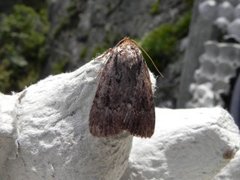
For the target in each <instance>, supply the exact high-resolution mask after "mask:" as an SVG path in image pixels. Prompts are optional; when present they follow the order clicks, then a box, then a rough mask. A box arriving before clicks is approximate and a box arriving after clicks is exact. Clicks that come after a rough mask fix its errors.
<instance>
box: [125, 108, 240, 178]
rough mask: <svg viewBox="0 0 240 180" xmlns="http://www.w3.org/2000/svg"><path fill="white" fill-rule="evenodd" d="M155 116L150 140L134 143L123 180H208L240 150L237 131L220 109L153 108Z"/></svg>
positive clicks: (134, 140) (138, 139)
mask: <svg viewBox="0 0 240 180" xmlns="http://www.w3.org/2000/svg"><path fill="white" fill-rule="evenodd" d="M156 115H157V121H156V127H155V133H154V135H153V137H152V138H151V139H150V140H149V139H140V138H134V139H133V145H132V150H131V154H130V158H129V166H128V169H127V170H126V172H125V174H124V176H123V177H122V180H146V179H148V180H207V179H209V180H210V179H213V177H214V176H215V175H216V174H217V173H218V172H219V171H220V170H221V169H222V168H223V167H224V166H226V165H227V164H228V162H229V160H230V159H229V158H232V157H231V156H234V153H235V152H236V151H237V150H238V149H239V147H240V145H239V143H240V136H239V131H238V128H237V126H236V125H235V124H234V121H233V119H232V118H231V116H230V115H229V114H228V113H227V112H226V111H225V110H223V109H221V108H202V109H201V108H200V109H185V110H181V109H180V110H170V109H159V108H156ZM234 170H235V171H238V168H237V169H236V167H235V169H234Z"/></svg>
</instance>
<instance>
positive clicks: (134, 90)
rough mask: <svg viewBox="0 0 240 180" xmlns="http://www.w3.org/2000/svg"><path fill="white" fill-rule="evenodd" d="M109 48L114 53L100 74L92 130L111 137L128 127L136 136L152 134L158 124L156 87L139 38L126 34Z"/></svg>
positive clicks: (93, 107) (91, 112)
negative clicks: (152, 83) (135, 39)
mask: <svg viewBox="0 0 240 180" xmlns="http://www.w3.org/2000/svg"><path fill="white" fill-rule="evenodd" d="M107 52H108V53H110V55H109V58H108V60H107V61H106V64H105V65H104V67H103V69H102V71H101V72H100V74H99V75H100V76H99V78H100V79H99V84H98V87H97V90H96V94H95V98H94V100H93V104H92V107H91V110H90V114H89V128H90V132H91V134H92V135H93V136H97V137H108V136H113V135H117V134H119V133H121V132H122V131H124V130H126V131H129V132H130V134H132V135H134V136H140V137H145V138H146V137H151V136H152V135H153V133H154V127H155V108H154V101H153V90H152V85H151V81H150V74H149V71H148V67H147V65H146V63H145V60H144V58H143V55H142V53H141V50H140V49H139V47H138V46H137V44H136V43H135V41H133V40H131V39H130V38H124V39H122V40H121V41H120V42H119V43H118V44H117V45H116V46H115V47H114V48H112V49H109V50H108V51H107ZM100 59H101V58H100Z"/></svg>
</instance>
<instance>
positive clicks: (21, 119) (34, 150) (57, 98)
mask: <svg viewBox="0 0 240 180" xmlns="http://www.w3.org/2000/svg"><path fill="white" fill-rule="evenodd" d="M104 57H105V56H104ZM105 58H107V57H105ZM105 60H106V59H103V58H102V59H101V60H99V59H95V60H93V61H91V62H90V63H88V64H87V65H85V66H83V67H81V68H79V69H78V70H76V71H74V72H71V73H65V74H60V75H57V76H50V77H48V78H46V79H44V80H42V81H40V82H38V83H37V84H34V85H32V86H30V87H28V88H26V89H25V90H24V91H22V92H21V93H19V94H16V95H14V96H1V109H0V110H1V113H4V114H3V115H2V114H1V115H0V117H1V118H0V120H1V123H2V124H1V128H0V135H1V136H0V143H1V148H0V153H1V154H0V157H1V158H0V165H1V166H0V167H1V174H0V177H1V179H3V180H26V179H29V180H30V179H31V180H46V179H47V180H50V179H57V180H66V179H67V180H76V179H84V180H87V179H106V180H107V179H109V180H112V179H119V178H120V177H121V176H122V174H123V172H124V170H125V168H126V167H127V162H128V156H129V153H130V149H131V142H132V136H130V135H129V134H128V133H122V134H119V135H118V136H116V137H111V138H96V137H93V136H92V135H91V134H90V132H89V128H88V116H89V111H90V108H91V104H92V100H93V98H94V96H95V91H96V86H97V79H98V74H99V70H100V69H101V68H102V65H103V64H104V62H105ZM4 98H5V101H7V102H8V103H5V102H4ZM2 100H3V101H2ZM13 107H14V108H13ZM12 109H14V113H12V112H11V111H12ZM14 114H15V115H14ZM14 118H15V119H14ZM13 121H15V122H13ZM12 128H16V129H15V130H14V129H12ZM4 130H5V131H4ZM8 136H9V137H11V138H10V141H11V142H6V140H7V137H8ZM3 141H4V142H3ZM12 142H13V143H12ZM14 142H16V143H14ZM5 145H8V146H5ZM2 147H4V148H2ZM10 150H13V151H14V152H15V153H14V152H13V153H12V156H11V157H8V156H7V154H8V153H10V152H11V151H10ZM2 157H4V158H5V159H2Z"/></svg>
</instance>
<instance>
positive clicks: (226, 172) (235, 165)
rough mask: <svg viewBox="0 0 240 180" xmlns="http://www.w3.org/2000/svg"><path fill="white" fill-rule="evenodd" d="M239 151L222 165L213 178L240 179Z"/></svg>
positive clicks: (217, 179) (221, 179)
mask: <svg viewBox="0 0 240 180" xmlns="http://www.w3.org/2000/svg"><path fill="white" fill-rule="evenodd" d="M239 167H240V151H238V152H237V153H236V155H235V156H234V158H233V159H232V160H231V161H230V162H229V163H228V165H227V166H226V167H224V168H223V169H222V170H221V171H220V173H219V174H218V175H217V176H216V177H215V178H214V180H239V179H240V171H239Z"/></svg>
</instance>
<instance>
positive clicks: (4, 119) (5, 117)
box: [0, 93, 17, 179]
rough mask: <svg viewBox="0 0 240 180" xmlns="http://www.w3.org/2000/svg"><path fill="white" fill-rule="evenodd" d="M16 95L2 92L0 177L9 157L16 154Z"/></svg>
mask: <svg viewBox="0 0 240 180" xmlns="http://www.w3.org/2000/svg"><path fill="white" fill-rule="evenodd" d="M16 97H17V96H14V95H13V96H9V95H3V94H1V93H0V177H1V174H2V173H3V172H4V171H6V169H5V163H6V161H7V159H8V157H11V153H12V152H13V154H15V150H16V149H15V142H14V139H13V137H14V134H15V132H14V120H15V113H14V108H15V102H16ZM0 179H1V178H0Z"/></svg>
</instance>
